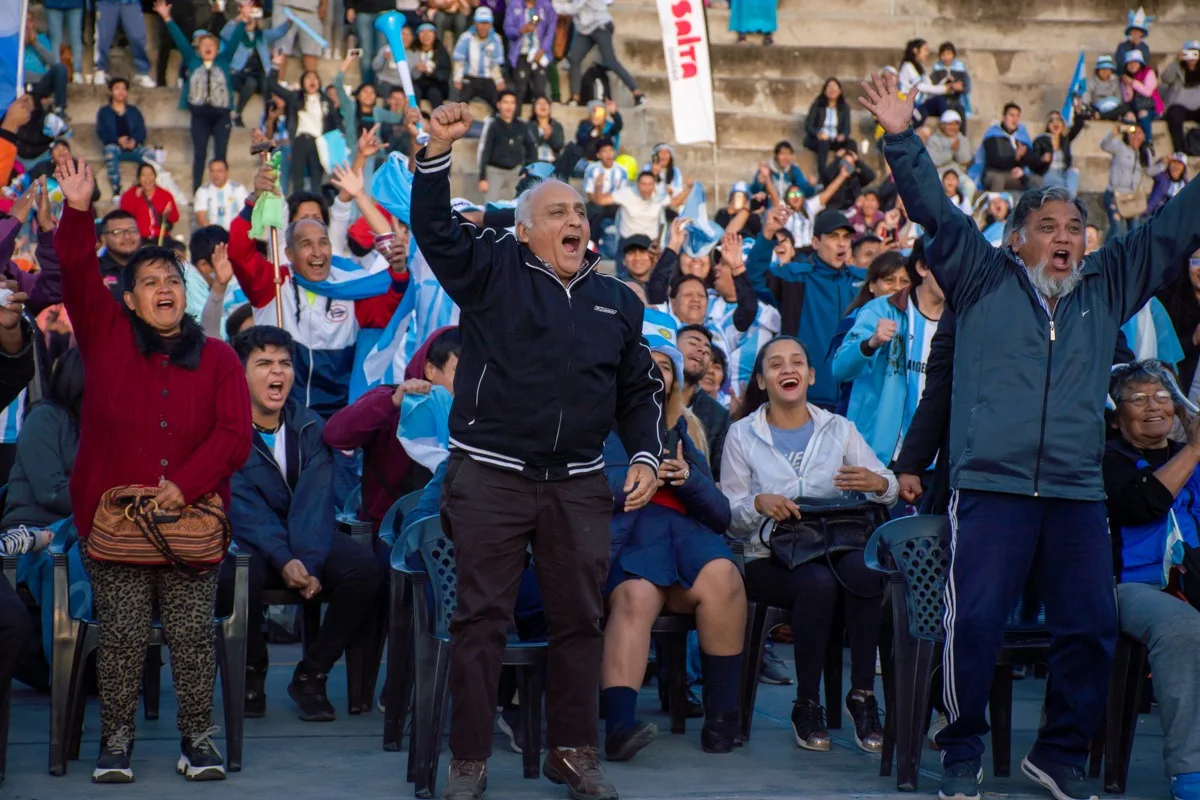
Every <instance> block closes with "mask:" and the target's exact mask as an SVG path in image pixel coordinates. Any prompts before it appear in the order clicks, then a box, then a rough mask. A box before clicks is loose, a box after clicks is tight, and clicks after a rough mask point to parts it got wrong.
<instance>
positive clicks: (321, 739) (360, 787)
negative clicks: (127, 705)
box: [0, 646, 1170, 800]
mask: <svg viewBox="0 0 1200 800" xmlns="http://www.w3.org/2000/svg"><path fill="white" fill-rule="evenodd" d="M298 655H299V650H298V647H297V646H273V647H272V661H273V664H274V666H273V668H272V670H271V672H270V673H269V678H268V688H267V693H268V701H267V702H268V711H267V716H266V717H265V718H263V719H254V720H247V722H246V744H245V755H244V766H243V770H242V772H240V773H237V774H234V775H231V776H230V778H229V780H227V781H225V782H223V783H204V784H188V783H186V782H185V781H184V780H183V779H182V778H180V777H178V776H177V775H175V773H174V764H175V760H176V759H177V758H178V755H179V749H178V748H179V737H178V734H177V732H176V729H175V696H174V693H173V691H172V689H171V685H170V677H169V674H170V671H169V668H165V670H166V671H165V674H164V676H163V695H162V716H161V717H160V718H159V719H158V720H156V721H153V722H146V721H144V720H142V719H140V718H139V720H138V732H137V745H136V748H135V752H134V759H133V768H134V772H135V774H136V776H137V781H136V782H135V783H133V784H128V785H124V786H97V785H94V784H92V783H91V782H90V775H91V767H92V764H93V760H94V758H95V755H96V751H97V747H98V737H99V728H100V720H99V704H98V702H97V701H96V700H95V698H92V699H91V700H90V702H89V704H88V711H87V717H86V722H85V729H84V739H83V747H82V750H81V756H82V758H81V759H80V760H79V761H77V762H72V764H71V765H70V769H69V772H68V774H67V775H66V776H64V777H61V778H54V777H51V776H50V775H49V774H48V773H47V771H46V766H47V751H46V748H47V742H48V714H49V698H48V697H47V696H44V695H40V694H37V693H35V692H33V691H31V690H28V689H26V688H25V687H22V686H19V685H18V686H17V687H14V688H15V693H14V698H13V716H12V724H11V731H10V741H9V748H8V778H7V780H6V781H5V783H4V785H3V788H0V797H4V798H12V800H79V799H82V798H89V800H90V798H97V797H111V798H120V800H126V799H128V800H138V799H139V798H154V799H155V800H159V799H160V798H181V797H186V798H204V800H218V798H234V797H237V798H245V797H259V798H263V799H264V800H266V799H267V798H271V799H272V800H273V799H274V798H287V799H288V800H310V798H311V800H328V798H338V797H354V798H360V799H361V800H373V799H374V798H388V799H389V800H392V799H393V798H404V797H411V796H412V795H411V788H410V787H408V786H407V784H405V782H404V770H405V764H406V757H405V755H404V754H403V753H387V752H384V751H383V750H382V748H381V739H380V736H381V732H382V724H383V717H382V715H380V714H378V713H374V714H369V715H360V716H355V717H349V716H346V715H345V712H344V708H345V689H346V686H345V677H344V676H345V673H344V671H343V669H342V667H341V665H340V664H339V665H338V666H337V667H336V668H335V669H334V671H333V673H332V674H331V676H330V679H329V689H330V698H331V700H332V701H333V704H334V707H335V708H336V709H338V713H339V715H340V716H339V719H338V720H337V721H336V722H333V723H330V724H313V723H304V722H300V721H299V720H298V719H296V717H295V715H294V708H293V705H292V703H291V701H290V700H289V699H288V697H287V694H286V691H285V688H286V686H287V682H288V680H289V679H290V677H291V666H292V665H293V664H294V663H295V661H296V658H297V657H298ZM847 680H848V678H847ZM792 692H793V687H787V686H766V685H764V686H762V687H761V689H760V692H759V695H758V704H757V708H756V717H755V721H754V738H753V740H752V742H751V744H750V745H749V746H747V747H745V748H742V749H739V750H736V751H735V752H734V753H732V754H731V755H728V756H706V755H705V754H704V753H702V752H701V750H700V746H699V729H700V725H699V722H700V721H699V720H691V721H690V724H689V727H688V732H687V733H686V734H685V735H682V736H672V735H671V734H670V733H669V732H666V731H668V730H669V725H668V721H667V719H666V716H665V715H664V714H662V713H661V712H659V711H658V710H657V709H658V702H657V696H656V694H655V690H654V688H653V687H649V688H646V689H644V690H643V691H642V696H641V702H640V703H639V709H640V711H641V716H642V718H644V719H647V720H650V721H653V722H656V723H657V724H658V725H659V727H660V729H661V730H662V731H663V732H662V733H660V737H659V740H658V741H656V742H655V743H654V744H653V745H651V746H650V747H648V748H647V749H646V750H644V751H642V753H641V754H640V755H639V756H638V758H637V759H636V760H634V761H633V762H630V763H626V764H612V765H610V766H609V767H608V770H609V774H610V775H611V777H612V779H613V781H614V783H616V785H617V786H618V788H619V789H620V790H621V794H622V798H625V800H681V799H683V798H695V799H696V800H700V799H701V798H705V799H706V800H733V798H744V799H746V800H750V799H755V800H775V799H776V798H803V799H805V800H807V799H808V798H814V799H815V798H830V797H839V798H877V797H901V796H903V795H901V794H900V793H899V792H897V791H896V788H895V778H894V777H892V778H881V777H879V775H878V772H879V759H878V757H875V756H871V755H868V754H866V753H862V752H860V751H858V750H856V749H855V748H854V743H853V737H852V734H851V732H850V731H849V729H848V728H843V729H842V730H841V731H833V734H834V744H835V746H834V749H833V751H832V752H829V753H812V752H807V751H801V750H798V749H797V748H796V746H795V744H794V743H793V739H792V736H791V732H790V730H789V727H790V725H789V722H788V715H789V713H790V709H791V701H792V699H793V697H794V695H793V694H792ZM1043 692H1044V684H1043V683H1042V682H1041V681H1037V680H1025V681H1019V682H1018V683H1017V684H1016V686H1015V691H1014V709H1013V719H1014V731H1013V753H1014V764H1013V774H1014V777H1011V778H1005V779H996V778H993V777H991V775H990V763H991V762H990V754H988V755H985V762H984V763H985V769H986V770H988V771H989V773H988V774H986V775H985V783H984V789H985V796H986V797H989V798H1018V799H1020V800H1026V799H1028V800H1033V799H1034V798H1043V797H1047V796H1048V795H1047V794H1046V793H1044V792H1042V791H1041V790H1040V789H1039V788H1038V787H1036V786H1033V785H1032V784H1031V783H1030V782H1029V781H1028V780H1026V779H1025V778H1024V777H1022V776H1021V774H1020V768H1019V760H1020V758H1021V756H1023V755H1024V754H1025V753H1026V752H1027V750H1028V747H1029V745H1030V744H1031V743H1032V741H1033V736H1034V731H1035V728H1036V725H1037V721H1038V715H1039V710H1040V698H1041V696H1042V694H1043ZM218 697H219V689H218ZM220 718H221V716H220V709H219V707H218V709H217V713H216V714H215V715H214V719H215V720H217V721H219V720H220ZM507 744H508V743H507V739H505V738H504V737H503V736H502V735H500V734H499V733H497V737H496V752H495V755H494V756H493V758H492V760H491V762H490V765H489V769H490V773H489V791H488V794H487V797H488V798H491V800H516V799H517V798H521V799H522V800H524V799H525V798H528V799H529V800H536V799H538V798H565V797H566V792H565V790H563V789H561V788H560V787H555V786H553V785H551V784H550V783H549V782H548V781H545V780H537V781H529V780H525V779H523V778H522V777H521V760H520V756H518V755H516V754H514V753H512V752H510V751H509V750H508V747H507ZM220 745H221V743H220V742H218V746H220ZM448 758H449V755H448V753H446V752H443V754H442V761H441V768H442V769H443V770H444V769H445V766H446V764H447V763H448ZM938 774H939V770H938V761H937V754H936V753H935V752H933V751H928V750H927V751H926V757H925V761H924V769H923V774H922V779H921V781H922V782H921V788H920V791H919V792H918V793H916V796H926V797H928V796H931V795H932V796H936V793H937V776H938ZM1129 786H1130V791H1129V793H1128V794H1127V795H1125V796H1126V797H1128V798H1131V799H1132V800H1165V799H1166V798H1169V797H1170V792H1169V789H1168V786H1167V782H1166V780H1165V779H1164V778H1163V775H1162V733H1161V730H1160V728H1159V725H1158V720H1157V718H1156V715H1154V714H1151V715H1147V716H1143V717H1141V718H1140V724H1139V728H1138V733H1137V737H1136V738H1135V742H1134V753H1133V766H1132V769H1131V775H1130V781H1129ZM909 796H914V795H909Z"/></svg>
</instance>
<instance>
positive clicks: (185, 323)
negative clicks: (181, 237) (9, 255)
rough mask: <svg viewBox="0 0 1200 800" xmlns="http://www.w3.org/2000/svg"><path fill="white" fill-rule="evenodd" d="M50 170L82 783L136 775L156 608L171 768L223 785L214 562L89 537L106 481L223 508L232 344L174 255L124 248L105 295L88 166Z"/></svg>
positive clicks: (233, 445)
mask: <svg viewBox="0 0 1200 800" xmlns="http://www.w3.org/2000/svg"><path fill="white" fill-rule="evenodd" d="M57 178H58V182H59V185H60V186H61V187H62V192H63V196H64V197H65V199H66V208H64V210H63V215H62V220H61V221H60V222H59V226H58V233H57V234H56V236H55V240H54V246H55V249H56V250H57V252H58V254H59V258H60V259H61V261H62V263H63V266H62V283H63V301H64V303H65V304H66V307H67V311H68V313H69V314H70V315H71V322H72V324H73V326H74V328H75V338H76V339H77V341H78V342H79V350H80V352H81V354H82V356H83V364H84V375H85V381H86V382H87V387H88V392H87V393H86V394H85V395H84V398H83V406H82V409H81V411H80V439H79V451H78V454H77V455H76V458H75V469H74V472H73V473H72V474H71V505H72V508H73V509H74V512H75V514H74V516H75V525H76V528H77V529H78V532H79V538H80V540H81V541H82V542H83V544H82V545H81V546H83V547H84V551H83V553H82V555H83V561H84V565H85V567H86V568H87V571H88V575H89V577H90V578H91V581H92V588H93V594H94V598H95V608H96V618H97V620H98V621H99V622H100V647H99V650H98V653H97V656H96V672H97V677H98V679H99V684H100V707H101V711H100V717H101V737H100V756H99V758H98V760H97V762H96V769H95V771H94V772H93V773H92V780H93V781H96V782H99V783H125V782H129V781H132V780H133V772H132V771H131V770H130V767H129V758H130V754H131V752H132V750H133V731H134V715H135V712H136V710H137V702H138V690H139V687H140V686H141V682H142V664H143V663H144V661H145V656H146V643H147V639H148V636H149V632H150V625H151V621H152V616H153V613H154V609H155V607H156V606H157V608H158V610H159V613H160V615H161V617H162V623H163V627H164V628H165V633H166V639H167V641H168V642H169V643H170V647H171V669H172V672H173V675H174V683H175V688H176V692H177V694H178V696H179V719H178V724H179V731H180V733H181V734H182V736H183V738H182V742H181V748H180V749H181V755H180V758H179V762H178V765H177V769H178V770H179V772H180V773H181V774H183V775H184V776H185V777H186V778H188V779H189V780H220V779H223V778H224V777H225V766H224V761H223V759H222V758H221V754H220V753H219V752H217V749H216V747H215V746H214V745H213V741H212V739H211V736H212V734H213V732H214V731H215V730H216V729H215V728H213V727H211V725H210V722H211V716H212V696H213V682H214V680H215V678H216V657H215V653H214V629H213V604H214V601H215V597H216V588H217V572H216V570H212V571H209V572H203V573H200V574H199V575H194V574H190V573H186V572H183V571H181V570H179V569H176V568H174V567H147V566H133V565H128V564H119V563H113V562H107V561H106V562H100V561H95V560H93V559H92V558H90V557H89V556H88V554H87V549H86V541H87V537H88V534H89V533H90V532H91V528H92V519H93V516H94V514H95V511H96V506H97V505H98V504H99V501H100V497H101V495H102V494H104V492H105V491H107V490H108V489H111V488H113V487H116V486H123V485H129V484H137V485H143V486H147V485H148V486H158V487H159V493H158V497H157V502H158V507H159V508H160V509H163V510H166V511H171V510H178V509H181V508H183V507H184V506H185V505H187V504H190V503H194V502H196V501H197V500H198V499H199V498H201V497H203V496H204V495H206V494H208V493H210V492H217V493H218V494H219V495H220V497H221V500H222V502H223V503H224V504H225V507H226V508H228V506H229V480H230V477H231V476H232V475H233V473H234V472H236V471H237V470H238V469H239V468H240V467H241V466H242V465H243V464H244V463H245V462H246V458H247V457H248V456H249V454H250V440H251V427H250V395H249V392H248V390H247V388H246V378H245V375H244V373H243V371H242V366H241V363H240V362H239V361H238V357H237V355H236V354H234V352H233V350H232V349H231V348H230V347H229V345H227V344H225V343H223V342H221V341H219V340H217V339H208V338H206V337H205V336H204V332H203V330H202V329H201V328H200V326H199V323H197V322H195V321H194V320H193V319H192V318H191V317H189V316H187V315H186V314H185V313H184V311H185V306H184V304H185V299H184V297H185V295H184V286H183V270H182V268H181V266H180V264H179V262H178V261H177V260H176V258H175V256H174V253H173V252H172V251H171V250H169V249H165V248H161V247H143V248H142V249H140V250H138V251H137V252H136V253H134V254H133V256H132V257H131V258H130V260H129V262H128V264H127V265H126V266H125V269H124V272H123V274H122V281H123V284H124V288H125V293H124V304H123V305H122V304H121V303H119V302H118V301H117V300H115V299H114V298H113V295H112V293H111V291H110V290H109V289H108V287H107V286H106V285H105V284H104V281H103V279H102V278H101V275H100V269H99V264H98V263H97V259H96V226H95V222H94V218H95V214H94V213H93V211H92V208H91V204H92V190H93V188H94V186H95V177H94V176H93V174H92V169H91V167H90V166H88V165H87V163H86V162H81V163H80V166H79V168H78V169H76V167H75V166H74V165H73V164H69V163H68V164H65V165H63V166H60V167H59V169H58V173H57Z"/></svg>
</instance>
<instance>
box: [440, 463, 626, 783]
mask: <svg viewBox="0 0 1200 800" xmlns="http://www.w3.org/2000/svg"><path fill="white" fill-rule="evenodd" d="M450 459H451V460H450V464H449V466H448V468H447V471H446V480H445V483H444V484H443V487H442V524H443V525H444V526H445V530H446V532H447V534H448V535H449V536H450V537H451V538H452V539H453V540H454V549H455V554H456V557H457V560H458V610H457V611H456V612H455V614H454V618H453V619H452V620H451V622H450V642H451V651H450V695H451V698H452V699H453V702H452V703H451V704H450V750H451V752H452V753H453V754H454V757H455V758H458V759H471V760H484V759H487V758H488V757H489V756H490V755H491V754H492V721H493V711H494V709H495V706H496V687H497V685H498V682H499V680H500V661H501V658H502V655H503V652H504V643H505V635H506V632H507V631H508V628H509V624H510V622H511V620H512V619H513V608H514V605H515V603H516V601H517V595H518V588H519V587H520V584H521V574H522V571H523V569H524V566H525V555H526V547H527V546H528V545H529V544H530V543H532V544H533V564H534V570H535V571H536V572H537V579H538V584H539V586H540V588H541V594H542V600H543V601H544V604H545V614H546V623H547V626H548V628H549V637H548V641H549V654H548V659H547V674H548V677H547V684H546V726H547V727H546V739H547V741H548V743H549V744H550V746H551V747H581V746H584V745H594V744H596V742H597V741H598V738H599V729H598V724H597V721H598V719H599V716H600V709H599V697H600V661H601V658H602V656H603V654H604V634H603V633H602V632H601V630H600V618H601V616H602V615H603V613H604V603H603V600H602V599H601V589H602V588H603V586H604V581H605V578H606V577H607V576H608V551H609V528H608V525H609V521H610V518H611V516H612V492H611V490H610V489H609V488H608V482H607V481H606V480H605V479H604V476H603V475H602V474H600V473H594V474H591V475H585V476H581V477H577V478H570V479H568V480H563V481H546V482H540V483H539V482H536V481H532V480H530V479H529V478H526V477H524V476H523V475H521V474H520V473H517V472H512V471H510V470H506V469H497V468H494V467H488V466H485V465H483V464H480V463H478V462H476V461H473V460H471V459H469V458H465V457H464V456H462V455H461V454H458V453H455V454H453V455H451V456H450Z"/></svg>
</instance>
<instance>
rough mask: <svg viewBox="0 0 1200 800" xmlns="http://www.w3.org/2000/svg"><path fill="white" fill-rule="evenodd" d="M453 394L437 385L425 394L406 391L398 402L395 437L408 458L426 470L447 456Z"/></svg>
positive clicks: (432, 467)
mask: <svg viewBox="0 0 1200 800" xmlns="http://www.w3.org/2000/svg"><path fill="white" fill-rule="evenodd" d="M453 402H454V395H452V394H450V392H448V391H447V390H446V389H444V388H442V387H441V386H434V387H433V389H431V390H430V391H429V393H428V394H415V393H409V394H405V395H404V399H403V400H402V401H401V403H400V424H399V425H398V426H397V428H396V437H397V438H398V439H399V440H400V444H401V445H402V446H403V447H404V452H406V453H408V457H409V458H411V459H412V460H413V461H415V462H417V463H418V464H420V465H421V466H422V467H425V469H427V470H429V471H430V472H435V471H437V468H438V465H439V464H441V463H442V462H443V461H445V460H446V458H447V457H449V455H450V406H451V404H452V403H453Z"/></svg>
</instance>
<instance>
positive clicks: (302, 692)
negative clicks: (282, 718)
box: [287, 661, 336, 722]
mask: <svg viewBox="0 0 1200 800" xmlns="http://www.w3.org/2000/svg"><path fill="white" fill-rule="evenodd" d="M327 677H328V676H327V675H326V674H325V673H324V672H310V671H308V670H307V669H306V667H305V663H304V662H303V661H301V662H300V663H299V664H297V665H296V672H295V674H294V675H292V682H291V683H289V684H288V689H287V691H288V697H290V698H292V700H293V702H295V703H296V705H297V706H299V707H300V713H299V715H298V716H299V717H300V719H302V720H304V721H305V722H333V720H334V719H335V718H336V715H335V714H334V713H333V704H332V703H330V702H329V698H328V697H327V696H326V694H325V679H326V678H327Z"/></svg>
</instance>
